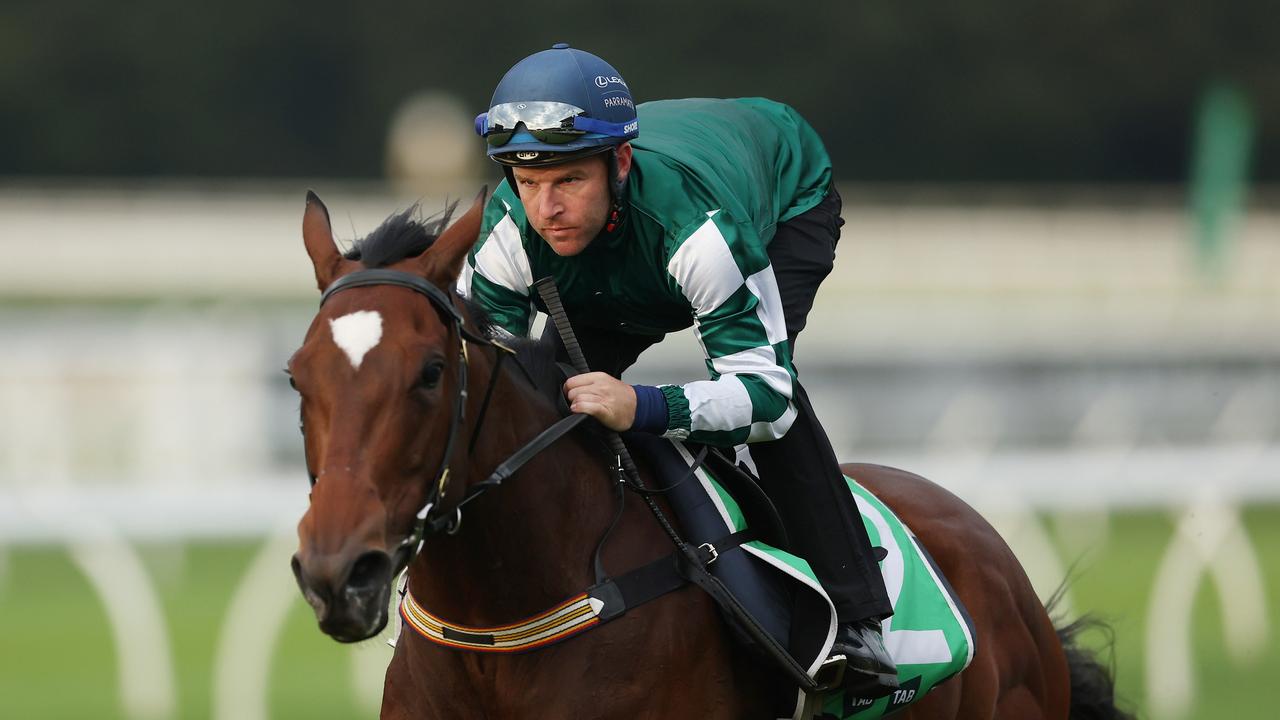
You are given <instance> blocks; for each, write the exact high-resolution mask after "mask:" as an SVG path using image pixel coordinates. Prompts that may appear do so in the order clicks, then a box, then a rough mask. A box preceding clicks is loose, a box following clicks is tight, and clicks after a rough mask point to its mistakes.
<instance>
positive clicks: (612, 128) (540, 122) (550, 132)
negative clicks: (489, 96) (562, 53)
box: [476, 101, 636, 147]
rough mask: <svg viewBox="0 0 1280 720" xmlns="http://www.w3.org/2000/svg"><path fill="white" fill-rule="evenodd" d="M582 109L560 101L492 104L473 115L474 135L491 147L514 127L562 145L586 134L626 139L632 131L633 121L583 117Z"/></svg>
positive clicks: (508, 136) (507, 136)
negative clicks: (522, 128) (622, 121)
mask: <svg viewBox="0 0 1280 720" xmlns="http://www.w3.org/2000/svg"><path fill="white" fill-rule="evenodd" d="M586 112H587V111H586V110H583V109H582V108H580V107H577V106H575V105H570V104H568V103H562V102H549V101H530V102H511V103H502V104H501V105H494V106H493V107H491V108H489V112H487V113H481V114H480V115H477V116H476V133H477V134H479V135H480V136H481V137H483V138H484V139H485V142H487V143H489V145H491V146H493V147H500V146H502V145H506V144H507V143H508V142H510V141H511V138H512V136H513V135H515V134H516V131H517V129H518V126H520V125H523V126H524V129H525V130H526V131H527V132H528V133H529V134H530V135H532V136H533V137H534V139H535V140H537V141H538V142H543V143H547V144H549V145H563V144H565V143H569V142H573V141H574V140H577V139H578V138H580V137H582V136H584V135H586V134H587V133H599V134H601V135H608V136H610V137H627V136H628V135H629V134H632V133H634V132H635V130H636V125H635V121H634V120H632V121H631V122H629V123H611V122H607V121H604V120H597V119H595V118H590V117H587V116H586V114H585V113H586Z"/></svg>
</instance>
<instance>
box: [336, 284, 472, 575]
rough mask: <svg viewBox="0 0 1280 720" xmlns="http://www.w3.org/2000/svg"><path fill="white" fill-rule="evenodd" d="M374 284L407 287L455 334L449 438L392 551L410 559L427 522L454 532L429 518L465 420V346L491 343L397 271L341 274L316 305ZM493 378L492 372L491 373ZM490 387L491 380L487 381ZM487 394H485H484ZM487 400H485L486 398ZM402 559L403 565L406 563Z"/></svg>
mask: <svg viewBox="0 0 1280 720" xmlns="http://www.w3.org/2000/svg"><path fill="white" fill-rule="evenodd" d="M374 285H393V286H396V287H402V288H408V289H409V290H413V291H414V292H416V293H418V294H420V295H422V296H423V297H425V298H426V299H427V300H428V301H430V303H431V304H432V305H434V306H435V308H436V309H437V310H439V311H440V313H441V315H442V316H443V318H444V320H445V321H446V323H449V324H452V326H453V328H454V329H455V330H456V331H457V333H458V392H457V394H456V395H455V396H454V402H453V417H452V419H451V420H450V421H449V435H448V439H447V440H446V441H445V445H444V454H443V455H442V456H441V457H440V469H439V470H437V471H436V474H435V476H434V478H433V479H432V480H431V483H430V485H429V486H428V490H427V499H426V501H425V502H424V503H423V506H422V509H421V510H419V511H418V513H417V516H416V517H417V520H416V522H415V523H414V526H413V532H411V533H410V534H409V535H408V536H407V537H406V538H405V539H404V540H403V541H402V542H401V543H400V545H399V547H397V548H396V553H395V554H396V556H397V559H399V556H405V555H407V556H408V557H411V556H412V555H415V554H417V552H418V550H419V549H421V547H422V542H423V539H424V538H425V536H426V530H427V525H428V523H431V524H432V525H436V526H441V527H445V528H448V529H451V530H456V529H457V518H452V519H448V520H446V519H444V518H438V517H432V510H433V509H435V508H438V507H439V506H440V499H441V497H442V496H443V495H444V491H445V488H446V487H447V486H448V484H449V460H450V458H452V457H453V445H454V441H455V440H456V439H457V435H458V428H459V427H460V426H461V425H462V423H463V420H465V419H466V413H467V366H468V364H469V363H468V358H467V343H468V342H473V343H476V344H479V345H490V346H492V345H493V343H492V342H490V341H489V340H488V339H486V338H484V337H481V336H480V335H477V334H475V333H473V332H471V331H470V330H468V329H467V327H466V324H465V323H464V319H463V317H462V312H461V311H459V310H458V308H457V306H455V305H454V304H453V302H452V300H451V299H450V296H449V294H448V293H446V292H444V291H443V290H441V289H440V288H438V287H436V286H435V285H433V284H431V283H430V282H428V281H427V280H426V279H424V278H421V277H418V276H417V275H414V274H412V273H407V272H401V271H400V270H388V269H386V268H377V269H369V270H357V271H356V272H353V273H350V274H348V275H344V276H342V277H340V278H338V279H337V280H335V281H334V282H333V284H331V285H330V286H329V287H328V288H327V289H326V290H325V291H324V294H323V295H321V296H320V306H321V307H324V304H325V302H327V301H328V300H329V298H331V297H333V296H334V295H336V294H337V293H340V292H342V291H343V290H350V289H352V288H359V287H371V286H374ZM495 377H496V373H495ZM490 385H491V386H492V380H491V381H490ZM486 395H487V393H486ZM486 399H487V397H486ZM408 557H405V558H404V560H405V562H407V561H408ZM397 566H398V565H397Z"/></svg>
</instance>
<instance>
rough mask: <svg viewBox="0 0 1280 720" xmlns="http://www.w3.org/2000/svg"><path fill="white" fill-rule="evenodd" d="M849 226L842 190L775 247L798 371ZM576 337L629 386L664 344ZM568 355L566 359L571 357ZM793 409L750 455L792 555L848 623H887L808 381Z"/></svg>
mask: <svg viewBox="0 0 1280 720" xmlns="http://www.w3.org/2000/svg"><path fill="white" fill-rule="evenodd" d="M843 224H844V221H843V220H841V219H840V196H839V194H838V193H836V191H835V189H834V188H833V189H832V191H831V193H830V194H829V195H827V197H826V198H825V199H824V200H823V201H822V202H821V203H819V204H818V205H817V207H814V208H813V209H812V210H809V211H808V212H805V213H803V214H801V215H798V216H797V217H794V218H792V219H791V220H788V221H787V222H785V223H782V224H780V225H778V228H777V231H776V233H775V235H774V237H773V240H772V241H771V242H770V243H769V260H770V264H771V265H772V267H773V274H774V277H775V278H776V280H777V283H778V290H779V293H780V294H781V296H782V309H783V314H784V316H785V317H786V322H787V335H788V339H789V340H790V341H791V348H792V355H793V358H792V360H793V364H794V354H795V347H796V339H797V337H798V336H799V335H800V331H801V330H803V329H804V326H805V321H806V319H807V318H808V315H809V310H810V309H811V308H812V307H813V300H814V296H815V295H816V294H817V292H818V285H819V284H821V283H822V281H823V279H824V278H826V276H827V275H828V274H829V273H830V272H831V268H832V266H833V264H834V262H835V247H836V242H837V241H838V240H839V239H840V226H841V225H843ZM575 329H576V331H577V335H578V343H579V344H580V345H581V346H582V351H583V354H584V355H585V356H586V358H587V364H588V365H589V366H590V367H591V369H592V370H600V371H603V372H607V373H609V374H611V375H613V376H614V377H621V375H622V372H623V371H624V370H626V369H627V368H628V367H630V366H631V365H632V364H634V363H635V361H636V358H638V357H639V356H640V353H641V352H643V351H644V350H645V348H647V347H649V346H650V345H652V344H653V343H655V342H657V341H659V340H661V337H653V336H637V335H630V334H626V333H620V332H617V331H614V330H605V329H597V328H590V327H578V328H575ZM547 334H548V335H550V336H552V337H554V338H555V340H556V341H557V343H558V341H559V337H558V335H556V333H555V330H554V327H553V326H551V325H548V326H547ZM559 354H560V355H562V356H563V355H564V352H563V348H561V350H560V353H559ZM797 374H798V371H797ZM792 402H793V403H794V404H795V407H796V411H797V415H796V419H795V422H793V423H792V425H791V428H790V429H789V430H788V431H787V433H786V435H784V436H783V437H781V438H779V439H778V440H773V441H770V442H758V443H752V444H750V445H748V446H747V448H748V451H749V452H750V454H751V459H752V461H753V462H754V463H755V466H756V470H757V471H758V473H759V476H760V484H761V486H762V487H763V489H764V491H765V492H766V493H767V494H768V495H769V498H770V499H771V500H772V501H773V503H774V505H775V506H776V507H777V508H778V513H779V514H780V515H781V516H782V521H783V523H784V524H785V525H786V530H787V534H788V536H789V538H790V540H791V545H792V547H791V548H790V549H791V550H792V551H793V552H795V553H796V554H798V555H800V556H802V557H804V558H805V559H806V560H808V561H809V565H810V566H811V567H812V568H813V570H814V572H815V573H816V574H817V576H818V579H819V580H820V581H821V582H822V585H823V587H824V588H826V590H827V593H828V594H829V595H830V596H831V599H832V601H833V602H834V603H835V606H836V614H837V616H838V618H839V620H840V621H841V622H852V621H854V620H861V619H863V618H872V617H874V618H883V617H887V616H889V615H891V614H892V613H893V609H892V607H891V606H890V604H889V598H888V594H887V593H886V592H885V588H884V581H883V579H882V578H881V576H880V572H879V569H878V568H877V567H876V563H875V560H874V558H873V557H872V554H871V543H870V540H869V539H868V537H867V531H866V529H865V528H864V527H863V525H862V519H861V516H860V515H859V513H858V508H857V505H856V504H855V503H854V501H853V497H852V495H851V494H850V493H849V489H848V487H847V486H846V485H845V481H844V475H843V474H842V473H841V472H840V467H839V462H838V461H837V460H836V455H835V451H834V450H833V449H832V447H831V441H830V440H829V439H828V438H827V434H826V432H825V431H824V430H823V429H822V426H821V425H820V424H819V423H818V419H817V417H816V416H815V415H814V412H813V406H812V405H811V404H810V402H809V395H808V393H807V392H805V389H804V386H803V385H802V384H800V383H799V382H797V383H796V384H795V385H794V387H793V397H792Z"/></svg>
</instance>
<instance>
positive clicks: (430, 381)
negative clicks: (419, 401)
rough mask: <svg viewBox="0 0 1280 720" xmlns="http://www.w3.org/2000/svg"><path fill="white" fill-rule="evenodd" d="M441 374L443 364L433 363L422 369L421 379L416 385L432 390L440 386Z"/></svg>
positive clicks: (439, 362) (437, 361) (442, 372)
mask: <svg viewBox="0 0 1280 720" xmlns="http://www.w3.org/2000/svg"><path fill="white" fill-rule="evenodd" d="M443 374H444V363H443V362H441V361H439V360H436V361H433V362H431V363H428V364H427V366H426V367H425V368H423V369H422V379H421V380H420V381H419V383H418V384H419V386H421V387H424V388H428V389H430V388H433V387H435V386H436V385H439V384H440V376H441V375H443Z"/></svg>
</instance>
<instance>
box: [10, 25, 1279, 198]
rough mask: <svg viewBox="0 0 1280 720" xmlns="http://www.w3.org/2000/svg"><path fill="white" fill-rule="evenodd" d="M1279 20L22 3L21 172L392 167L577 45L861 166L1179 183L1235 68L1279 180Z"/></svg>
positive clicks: (15, 33)
mask: <svg viewBox="0 0 1280 720" xmlns="http://www.w3.org/2000/svg"><path fill="white" fill-rule="evenodd" d="M1276 27H1280V5H1278V4H1275V3H1258V2H1251V1H1250V0H1220V1H1219V2H1217V3H1212V4H1211V3H1204V2H1201V1H1200V0H1166V1H1165V2H1155V1H1154V0H1145V1H1143V0H1079V1H1078V2H1076V3H1071V4H1067V3H1019V2H1016V1H1015V0H970V2H967V3H952V4H943V5H939V4H937V3H927V4H926V3H903V2H890V0H857V1H854V2H840V3H831V2H819V1H817V0H796V1H794V2H790V3H786V4H784V5H779V4H778V3H776V2H769V1H766V0H738V1H737V2H734V3H732V4H712V3H692V4H691V3H683V2H681V3H677V2H675V1H674V0H652V1H651V2H646V3H643V4H634V5H631V4H621V3H607V4H598V5H596V6H592V7H590V8H588V9H585V10H582V11H572V12H565V11H564V9H559V10H551V9H549V8H547V7H546V6H540V5H538V4H536V3H533V4H528V3H526V4H515V5H512V6H510V7H499V6H495V5H493V4H479V3H456V4H447V5H446V4H440V3H412V4H402V3H392V2H387V1H386V0H370V2H365V3H350V2H339V1H338V0H313V1H312V2H310V3H306V4H304V5H298V4H296V3H287V2H283V1H282V0H276V1H269V2H264V1H263V0H222V2H218V3H196V2H190V0H134V1H133V2H129V3H117V2H107V1H106V0H61V1H60V2H55V3H49V2H36V1H35V0H5V2H4V3H3V4H2V5H0V174H5V175H14V174H47V175H64V174H104V175H118V174H122V175H153V174H163V175H175V174H190V175H261V176H280V175H326V176H370V177H372V176H378V175H380V174H381V173H382V170H383V157H384V143H385V141H386V133H387V127H388V123H389V121H390V117H391V115H392V113H393V112H394V110H395V108H396V107H397V106H398V105H399V104H400V103H401V102H402V101H403V100H404V99H405V98H407V97H409V96H411V95H412V94H414V93H416V92H420V91H424V90H440V91H445V92H451V93H454V94H456V95H458V96H459V97H461V98H463V100H464V101H465V102H466V103H468V104H469V105H470V106H471V107H473V108H474V109H475V111H476V112H479V111H481V110H483V109H484V106H485V104H486V102H487V100H488V96H489V93H490V91H491V90H492V88H493V86H494V85H495V84H496V82H497V80H498V78H499V77H500V76H501V74H502V72H503V71H505V69H506V68H507V67H509V66H510V65H511V64H513V63H514V62H515V61H516V60H518V59H519V58H520V57H522V56H523V55H525V54H527V53H528V52H531V51H534V50H537V49H540V48H544V47H547V46H549V45H550V44H551V43H553V42H556V41H559V40H564V41H567V42H571V43H573V44H574V45H576V46H578V47H582V48H584V49H587V50H592V51H594V52H597V53H599V54H601V55H603V56H605V57H606V58H608V59H609V60H610V61H611V62H612V63H613V64H614V65H616V66H617V67H618V68H619V69H620V70H621V71H622V72H623V73H624V74H625V75H626V77H627V79H628V81H629V82H630V83H631V84H632V88H633V90H634V91H635V93H636V95H637V97H639V98H642V99H645V98H647V99H653V98H659V97H679V96H687V95H716V96H734V95H765V96H769V97H774V98H778V99H781V100H785V101H788V102H790V103H792V104H794V105H795V106H796V107H797V108H799V109H800V110H801V111H802V112H803V113H804V114H805V115H806V116H807V117H809V118H810V119H811V121H812V122H813V123H814V125H815V126H816V127H817V128H818V129H819V131H820V132H821V133H822V134H823V136H824V137H825V138H826V139H827V141H828V144H829V146H830V149H831V152H832V155H833V156H834V157H835V160H836V163H837V172H838V174H839V175H840V176H841V177H843V178H846V179H858V180H888V181H896V180H925V181H964V180H977V181H999V180H1024V181H1063V180H1131V181H1170V180H1179V179H1182V178H1184V177H1185V175H1186V172H1187V167H1188V164H1189V148H1190V133H1191V123H1192V118H1193V112H1194V108H1195V104H1196V100H1197V98H1199V97H1200V96H1201V94H1202V93H1203V91H1204V89H1205V87H1206V86H1207V84H1208V82H1209V80H1210V79H1211V78H1225V79H1228V80H1230V81H1231V82H1233V83H1235V84H1236V85H1237V86H1239V87H1240V88H1242V89H1243V91H1244V93H1245V94H1246V95H1247V96H1248V97H1249V98H1250V101H1251V102H1252V104H1253V107H1254V108H1255V112H1256V116H1257V120H1258V132H1257V137H1256V149H1257V154H1258V159H1257V161H1256V162H1255V164H1254V168H1255V174H1256V175H1257V176H1258V177H1260V178H1261V179H1265V180H1273V181H1274V180H1277V179H1280V122H1277V120H1280V84H1277V83H1276V82H1274V79H1275V78H1276V77H1280V51H1277V50H1276V47H1277V46H1276V43H1275V42H1274V40H1273V38H1271V37H1268V35H1267V32H1266V29H1267V28H1276ZM478 151H479V149H478V148H477V152H478Z"/></svg>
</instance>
